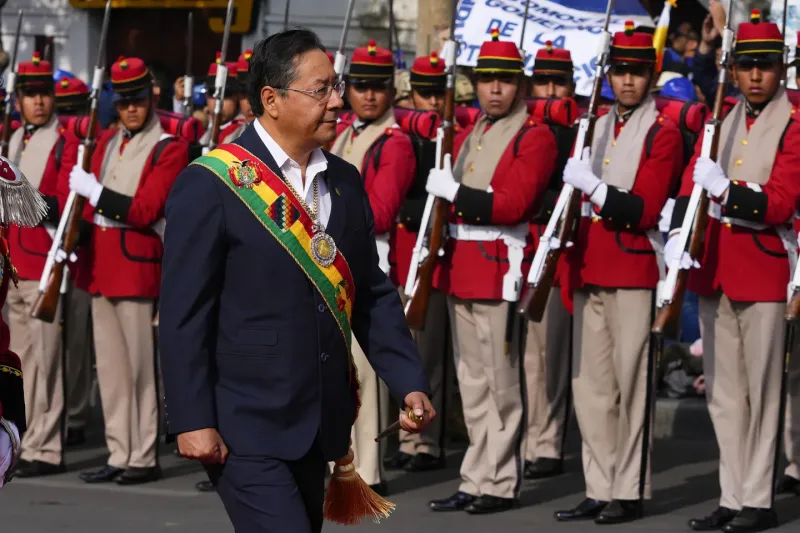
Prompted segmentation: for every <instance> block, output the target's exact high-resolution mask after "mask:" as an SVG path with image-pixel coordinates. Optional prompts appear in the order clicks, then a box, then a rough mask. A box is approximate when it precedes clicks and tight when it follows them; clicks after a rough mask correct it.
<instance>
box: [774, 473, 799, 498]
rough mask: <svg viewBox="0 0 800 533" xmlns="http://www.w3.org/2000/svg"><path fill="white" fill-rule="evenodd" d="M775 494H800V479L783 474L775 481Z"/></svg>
mask: <svg viewBox="0 0 800 533" xmlns="http://www.w3.org/2000/svg"><path fill="white" fill-rule="evenodd" d="M775 494H796V495H798V496H800V479H796V478H793V477H792V476H783V477H782V478H781V479H779V480H778V482H777V483H775Z"/></svg>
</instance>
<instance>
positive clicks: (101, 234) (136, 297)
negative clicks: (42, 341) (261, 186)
mask: <svg viewBox="0 0 800 533" xmlns="http://www.w3.org/2000/svg"><path fill="white" fill-rule="evenodd" d="M111 84H112V88H113V91H114V97H113V101H114V105H115V107H116V110H117V113H119V116H120V121H121V123H122V128H120V129H119V130H117V131H110V132H107V133H106V134H105V135H104V136H103V137H102V138H101V139H100V141H99V142H98V144H97V147H96V149H95V151H94V153H93V155H92V172H91V173H87V172H85V171H84V170H83V169H82V168H81V167H80V166H78V165H76V166H75V167H74V168H73V169H72V173H71V174H70V178H69V185H70V189H71V190H73V191H75V193H77V194H79V195H80V196H83V197H85V198H86V199H87V203H88V204H90V205H91V206H93V207H94V218H93V221H94V232H93V236H92V241H91V253H90V256H91V283H90V286H89V291H90V292H91V293H92V294H93V299H92V318H93V322H94V341H95V352H96V354H97V380H98V383H99V386H100V397H101V400H102V404H103V417H104V420H105V427H106V444H107V446H108V448H109V451H110V452H111V456H110V457H109V459H108V464H107V465H106V466H105V467H104V468H102V469H100V470H97V471H91V472H86V473H84V474H82V475H81V478H82V479H83V480H84V481H86V482H87V483H101V482H109V481H114V480H116V482H117V483H119V484H122V485H131V484H137V483H146V482H148V481H153V480H156V479H158V478H159V477H160V475H161V473H160V470H159V467H158V462H157V453H156V442H157V439H158V405H159V398H158V395H157V386H156V374H155V359H154V346H153V334H152V320H153V315H154V314H155V309H154V307H155V300H156V299H157V298H158V294H159V285H160V280H161V256H162V253H163V244H162V238H163V233H164V231H163V230H164V227H163V216H164V205H165V203H166V200H167V195H168V194H169V191H170V188H171V187H172V183H173V182H174V180H175V178H176V177H177V176H178V173H179V172H180V171H181V170H182V169H183V168H184V167H185V166H186V165H187V164H188V158H189V156H188V146H187V144H186V143H185V142H184V141H183V140H180V139H178V138H176V137H173V136H171V135H169V134H166V133H164V131H163V130H162V128H161V122H160V121H159V119H158V116H157V115H156V113H155V109H154V108H153V98H152V81H151V76H150V73H149V71H148V69H147V67H146V66H145V65H144V63H143V62H142V60H140V59H138V58H120V59H119V60H118V61H117V62H116V63H114V64H113V65H112V66H111ZM98 178H99V179H98Z"/></svg>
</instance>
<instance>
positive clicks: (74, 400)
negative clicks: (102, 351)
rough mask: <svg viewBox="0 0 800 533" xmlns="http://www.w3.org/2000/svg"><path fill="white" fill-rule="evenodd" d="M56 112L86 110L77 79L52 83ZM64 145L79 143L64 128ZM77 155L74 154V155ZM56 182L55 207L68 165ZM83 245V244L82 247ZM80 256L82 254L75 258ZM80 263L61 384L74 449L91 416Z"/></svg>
mask: <svg viewBox="0 0 800 533" xmlns="http://www.w3.org/2000/svg"><path fill="white" fill-rule="evenodd" d="M56 109H57V110H58V113H59V114H60V115H61V116H73V117H82V116H84V115H85V114H86V113H87V112H88V110H89V87H87V86H86V84H85V83H83V81H82V80H81V79H80V78H62V79H61V80H60V81H58V82H57V83H56ZM65 129H66V131H65V132H64V136H65V137H66V139H67V142H68V144H70V145H77V143H79V142H80V139H78V137H77V136H76V135H75V132H74V131H71V130H70V129H69V128H65ZM76 155H77V154H76ZM61 169H62V172H61V173H60V175H59V179H58V191H59V204H61V207H62V212H63V203H64V202H65V201H66V198H67V195H68V194H69V172H70V171H71V170H72V164H71V163H70V164H68V165H65V164H62V165H61ZM84 244H85V243H84ZM79 255H84V254H79ZM85 263H86V261H84V260H83V259H80V260H79V261H77V262H76V263H73V264H71V265H70V266H69V277H70V281H69V283H68V284H67V294H66V295H65V296H64V302H65V309H64V330H65V331H64V343H65V348H66V357H65V359H64V382H65V386H66V391H65V401H66V406H65V409H66V418H67V436H66V442H65V444H66V446H67V447H69V446H75V445H78V444H82V443H84V442H85V441H86V426H87V425H88V424H89V419H90V417H91V413H92V406H91V403H90V399H91V388H92V345H93V340H92V320H91V309H92V296H91V294H89V293H88V292H87V289H88V284H87V283H85V282H84V283H78V284H77V285H76V282H77V280H78V279H81V278H83V279H85V278H86V276H82V277H81V278H79V277H78V276H77V275H76V271H77V270H79V269H80V268H81V265H85Z"/></svg>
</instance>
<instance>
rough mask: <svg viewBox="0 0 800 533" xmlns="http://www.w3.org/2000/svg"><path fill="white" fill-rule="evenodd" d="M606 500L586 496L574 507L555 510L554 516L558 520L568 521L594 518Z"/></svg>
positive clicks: (605, 504) (606, 503)
mask: <svg viewBox="0 0 800 533" xmlns="http://www.w3.org/2000/svg"><path fill="white" fill-rule="evenodd" d="M607 505H608V502H604V501H602V500H593V499H591V498H586V499H585V500H583V501H582V502H581V503H579V504H578V505H577V506H576V507H573V508H572V509H566V510H564V511H556V512H555V515H554V516H555V517H556V520H558V521H559V522H570V521H573V520H594V519H595V518H597V515H599V514H600V511H602V510H603V509H605V507H606V506H607Z"/></svg>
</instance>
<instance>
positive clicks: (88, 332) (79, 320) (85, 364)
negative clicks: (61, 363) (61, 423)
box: [64, 284, 93, 429]
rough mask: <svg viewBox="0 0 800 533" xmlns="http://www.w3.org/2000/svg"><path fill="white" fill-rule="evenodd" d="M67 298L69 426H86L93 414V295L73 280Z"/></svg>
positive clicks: (77, 427) (66, 376)
mask: <svg viewBox="0 0 800 533" xmlns="http://www.w3.org/2000/svg"><path fill="white" fill-rule="evenodd" d="M66 301H67V310H66V316H65V328H66V333H65V334H66V344H67V346H66V348H67V356H66V366H65V369H64V371H65V374H66V375H65V377H64V381H65V382H66V395H67V427H68V428H70V429H85V428H86V426H87V425H88V424H89V419H90V418H91V414H92V406H91V402H90V399H91V391H92V345H93V341H92V318H91V314H92V295H91V294H89V293H88V292H86V291H84V290H83V289H79V288H78V287H75V286H74V285H73V284H70V286H69V290H68V292H67V299H66Z"/></svg>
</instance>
